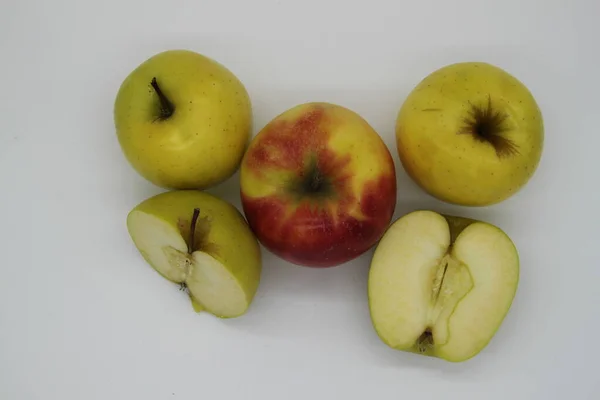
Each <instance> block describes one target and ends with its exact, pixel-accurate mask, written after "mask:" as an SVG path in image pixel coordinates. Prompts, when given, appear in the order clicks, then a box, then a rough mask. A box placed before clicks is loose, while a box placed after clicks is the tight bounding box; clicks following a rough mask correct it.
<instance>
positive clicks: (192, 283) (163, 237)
mask: <svg viewBox="0 0 600 400" xmlns="http://www.w3.org/2000/svg"><path fill="white" fill-rule="evenodd" d="M128 225H129V230H130V232H131V236H132V238H133V241H134V242H135V245H136V247H137V248H138V249H139V251H140V252H141V253H142V255H143V257H144V258H145V259H146V261H147V262H148V263H149V264H150V265H151V266H152V267H153V268H154V269H156V271H158V272H159V273H160V274H161V275H163V276H164V277H165V278H167V279H169V280H171V281H173V282H176V283H185V284H186V286H187V288H188V290H189V292H190V294H191V297H192V305H193V306H194V309H195V310H196V311H201V310H202V309H206V310H207V311H209V312H210V313H212V314H214V315H217V316H220V317H224V318H228V317H236V316H239V315H241V314H243V313H244V312H245V311H246V310H247V308H248V306H249V304H248V301H247V297H246V294H245V293H244V290H243V289H242V288H241V286H240V285H239V283H238V281H237V280H236V278H235V277H234V276H233V275H232V274H231V273H230V272H229V270H228V269H227V268H226V267H225V266H224V265H223V264H221V262H219V261H218V260H216V259H215V258H214V257H212V256H211V255H209V254H207V253H205V252H202V251H194V252H193V253H192V254H189V253H188V249H187V244H186V242H185V240H184V239H183V237H182V236H181V232H179V231H178V230H177V229H176V228H175V227H174V226H173V225H171V224H169V223H167V222H165V221H164V220H162V219H160V218H157V217H155V216H154V215H151V214H147V213H144V212H143V211H133V212H132V213H131V214H130V216H129V219H128Z"/></svg>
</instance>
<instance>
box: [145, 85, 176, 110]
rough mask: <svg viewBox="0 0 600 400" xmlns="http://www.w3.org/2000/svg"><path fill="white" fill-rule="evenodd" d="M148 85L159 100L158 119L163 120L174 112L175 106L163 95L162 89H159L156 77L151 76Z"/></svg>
mask: <svg viewBox="0 0 600 400" xmlns="http://www.w3.org/2000/svg"><path fill="white" fill-rule="evenodd" d="M150 85H151V86H152V88H153V89H154V91H155V92H156V95H157V96H158V100H159V101H160V110H159V111H158V119H159V120H165V119H167V118H169V117H171V115H173V113H174V112H175V106H174V105H173V103H171V101H170V100H169V99H168V98H167V96H165V94H164V93H163V91H162V90H161V89H160V86H158V82H156V78H152V82H150Z"/></svg>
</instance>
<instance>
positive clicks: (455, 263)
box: [368, 211, 519, 362]
mask: <svg viewBox="0 0 600 400" xmlns="http://www.w3.org/2000/svg"><path fill="white" fill-rule="evenodd" d="M518 281H519V257H518V253H517V249H516V248H515V245H514V244H513V242H512V241H511V239H510V238H509V237H508V236H507V235H506V233H504V232H503V231H502V230H500V229H499V228H498V227H496V226H493V225H491V224H488V223H485V222H481V221H475V220H470V219H466V218H462V217H454V216H444V215H441V214H438V213H436V212H433V211H415V212H412V213H409V214H407V215H405V216H403V217H401V218H399V219H398V220H396V221H395V222H394V223H393V224H392V225H391V226H390V227H389V229H388V230H387V232H386V233H385V235H384V236H383V238H382V239H381V241H380V242H379V244H378V246H377V248H376V250H375V253H374V255H373V259H372V261H371V268H370V271H369V280H368V297H369V309H370V313H371V320H372V322H373V326H374V328H375V330H376V332H377V334H378V335H379V337H380V338H381V340H382V341H383V342H384V343H386V344H387V345H388V346H390V347H392V348H394V349H397V350H403V351H409V352H414V353H419V354H423V355H427V356H433V357H438V358H441V359H444V360H447V361H451V362H460V361H465V360H468V359H470V358H471V357H473V356H475V355H477V354H478V353H479V352H480V351H481V350H483V348H485V347H486V345H487V344H488V343H489V341H490V340H491V339H492V337H493V336H494V334H495V333H496V331H497V330H498V328H499V327H500V325H501V324H502V321H503V320H504V318H505V316H506V314H507V313H508V310H509V309H510V307H511V304H512V301H513V298H514V296H515V293H516V290H517V286H518Z"/></svg>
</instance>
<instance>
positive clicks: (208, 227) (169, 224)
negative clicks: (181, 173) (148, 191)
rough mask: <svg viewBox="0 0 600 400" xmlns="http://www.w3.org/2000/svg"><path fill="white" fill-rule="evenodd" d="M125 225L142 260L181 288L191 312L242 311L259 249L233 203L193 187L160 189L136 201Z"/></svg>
mask: <svg viewBox="0 0 600 400" xmlns="http://www.w3.org/2000/svg"><path fill="white" fill-rule="evenodd" d="M127 227H128V230H129V234H130V235H131V238H132V240H133V242H134V244H135V246H136V247H137V249H138V250H139V252H140V253H141V254H142V256H143V257H144V259H145V260H146V261H147V262H148V263H149V264H150V265H151V266H152V267H153V268H154V269H155V270H156V271H157V272H159V273H160V274H161V275H162V276H163V277H165V278H166V279H168V280H170V281H172V282H174V283H176V284H179V285H180V287H181V288H182V289H185V290H186V291H187V292H188V293H189V295H190V297H191V299H192V305H193V307H194V309H195V310H196V311H200V310H206V311H207V312H209V313H211V314H214V315H216V316H218V317H222V318H232V317H238V316H241V315H242V314H244V313H245V312H246V311H247V309H248V307H249V306H250V303H251V302H252V300H253V298H254V295H255V294H256V291H257V289H258V285H259V281H260V274H261V269H262V264H261V253H260V247H259V244H258V241H257V240H256V238H255V237H254V235H253V234H252V232H251V230H250V228H249V226H248V224H247V223H246V220H245V219H244V217H243V216H242V214H241V213H240V212H239V211H238V210H237V209H236V208H235V207H234V206H233V205H231V204H229V203H228V202H226V201H224V200H222V199H219V198H217V197H215V196H213V195H211V194H208V193H205V192H201V191H196V190H180V191H173V192H166V193H161V194H159V195H156V196H154V197H151V198H149V199H147V200H145V201H143V202H142V203H140V204H139V205H137V206H136V207H135V208H134V209H133V210H132V211H131V212H130V213H129V215H128V217H127Z"/></svg>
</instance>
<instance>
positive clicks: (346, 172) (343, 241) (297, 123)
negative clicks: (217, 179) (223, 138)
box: [240, 103, 396, 268]
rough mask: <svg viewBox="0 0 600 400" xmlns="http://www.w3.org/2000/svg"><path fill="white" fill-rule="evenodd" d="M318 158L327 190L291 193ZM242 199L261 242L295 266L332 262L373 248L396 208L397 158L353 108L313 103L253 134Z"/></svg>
mask: <svg viewBox="0 0 600 400" xmlns="http://www.w3.org/2000/svg"><path fill="white" fill-rule="evenodd" d="M311 157H313V158H312V163H313V165H314V164H316V166H317V168H318V170H319V171H320V173H321V175H322V176H323V177H325V178H326V179H327V180H328V182H329V184H330V186H329V189H330V190H328V191H327V192H326V194H322V195H320V196H314V194H313V193H299V192H297V191H293V190H290V187H291V186H290V182H294V180H302V179H303V178H305V177H306V174H308V173H309V172H307V171H309V167H308V165H309V163H310V161H309V160H311ZM240 184H241V185H240V186H241V199H242V206H243V210H244V213H245V215H246V218H247V220H248V223H249V225H250V227H251V229H252V230H253V231H254V233H255V234H256V236H257V237H258V239H259V240H260V242H261V243H262V244H263V246H265V247H266V248H267V249H268V250H269V251H271V252H272V253H274V254H276V255H277V256H279V257H281V258H283V259H285V260H287V261H289V262H291V263H294V264H297V265H302V266H308V267H320V268H324V267H333V266H337V265H340V264H342V263H345V262H347V261H350V260H352V259H354V258H356V257H358V256H359V255H361V254H363V253H364V252H366V251H367V250H369V249H370V248H371V247H372V246H373V245H374V244H375V243H376V242H377V241H378V240H379V239H380V238H381V237H382V235H383V233H384V232H385V230H386V229H387V227H388V226H389V223H390V221H391V218H392V215H393V213H394V209H395V205H396V175H395V169H394V162H393V160H392V157H391V154H390V152H389V150H388V148H387V147H386V145H385V143H383V141H382V140H381V138H380V137H379V135H378V134H377V133H376V132H375V131H374V130H373V129H372V128H371V127H370V126H369V124H368V123H367V122H366V121H365V120H364V119H362V118H361V117H360V116H358V115H357V114H356V113H354V112H353V111H351V110H349V109H347V108H344V107H341V106H337V105H334V104H329V103H307V104H302V105H300V106H296V107H294V108H292V109H290V110H288V111H286V112H284V113H283V114H281V115H279V116H278V117H276V118H275V119H274V120H273V121H271V122H270V123H269V124H267V126H265V127H264V128H263V130H262V131H261V132H259V134H258V135H257V136H256V137H255V139H254V140H253V141H252V143H251V144H250V146H249V148H248V151H247V152H246V154H245V156H244V160H243V161H242V166H241V178H240Z"/></svg>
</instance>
